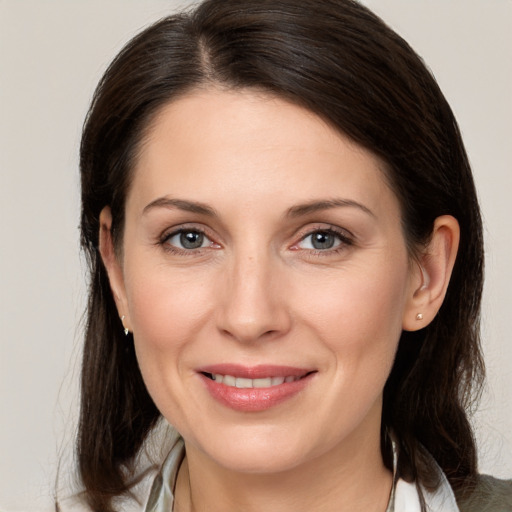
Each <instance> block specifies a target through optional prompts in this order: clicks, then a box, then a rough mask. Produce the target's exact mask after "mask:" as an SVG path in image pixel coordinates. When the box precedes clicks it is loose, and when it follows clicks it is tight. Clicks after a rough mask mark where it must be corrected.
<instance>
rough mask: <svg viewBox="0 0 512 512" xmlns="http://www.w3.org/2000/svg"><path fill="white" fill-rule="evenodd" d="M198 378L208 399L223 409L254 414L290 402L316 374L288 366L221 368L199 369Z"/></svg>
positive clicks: (236, 366)
mask: <svg viewBox="0 0 512 512" xmlns="http://www.w3.org/2000/svg"><path fill="white" fill-rule="evenodd" d="M198 374H199V376H200V378H201V380H202V381H203V383H204V384H205V386H206V388H207V390H208V391H209V393H210V395H211V396H212V397H213V398H214V399H215V400H217V401H218V402H220V403H221V404H222V405H225V406H227V407H229V408H231V409H235V410H238V411H242V412H256V411H264V410H267V409H270V408H271V407H274V406H277V405H279V404H281V403H283V402H284V401H286V400H288V399H291V398H292V397H293V396H295V395H296V394H298V393H299V392H300V391H302V390H303V389H304V388H305V387H306V386H307V385H308V384H309V383H310V381H311V380H312V377H313V376H314V374H316V371H315V370H311V369H304V368H294V367H289V366H268V365H265V366H263V365H260V366H253V367H245V366H239V365H232V364H229V365H227V364H224V365H214V366H209V367H205V368H201V369H200V370H198Z"/></svg>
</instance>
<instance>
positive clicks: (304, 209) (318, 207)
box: [286, 199, 375, 218]
mask: <svg viewBox="0 0 512 512" xmlns="http://www.w3.org/2000/svg"><path fill="white" fill-rule="evenodd" d="M346 207H350V208H357V209H359V210H362V211H363V212H364V213H366V214H368V215H370V216H371V217H375V214H374V213H373V212H372V211H371V210H370V209H369V208H368V207H366V206H365V205H364V204H361V203H358V202H357V201H353V200H351V199H327V200H321V201H311V202H309V203H304V204H298V205H296V206H292V207H291V208H290V209H289V210H288V211H287V213H286V216H287V217H292V218H295V217H301V216H304V215H308V214H311V213H316V212H319V211H322V210H331V209H333V208H346Z"/></svg>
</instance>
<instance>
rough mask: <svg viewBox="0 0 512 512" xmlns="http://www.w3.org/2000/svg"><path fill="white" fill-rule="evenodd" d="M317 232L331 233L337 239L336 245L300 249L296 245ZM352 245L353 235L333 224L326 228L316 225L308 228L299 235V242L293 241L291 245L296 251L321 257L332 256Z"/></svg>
mask: <svg viewBox="0 0 512 512" xmlns="http://www.w3.org/2000/svg"><path fill="white" fill-rule="evenodd" d="M317 233H322V234H327V235H332V236H334V237H336V238H337V239H338V241H339V243H338V245H337V246H335V247H333V248H327V249H301V248H300V247H297V246H298V245H299V244H300V243H302V242H304V241H305V240H307V238H308V237H311V236H313V235H314V234H317ZM352 245H354V240H353V237H352V236H351V235H350V234H349V233H347V231H345V230H341V229H339V228H336V227H334V226H329V227H328V228H323V227H317V228H313V229H309V230H308V231H307V233H305V234H304V235H302V236H301V238H300V240H299V242H297V243H295V244H294V245H293V246H292V249H293V250H297V251H300V250H305V251H307V252H308V254H310V255H313V256H319V257H322V256H332V255H335V254H339V253H340V252H343V251H345V250H347V248H348V247H350V246H352Z"/></svg>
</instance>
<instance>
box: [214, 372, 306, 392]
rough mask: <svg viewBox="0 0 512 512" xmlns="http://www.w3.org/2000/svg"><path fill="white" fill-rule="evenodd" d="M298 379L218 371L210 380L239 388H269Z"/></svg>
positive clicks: (291, 376)
mask: <svg viewBox="0 0 512 512" xmlns="http://www.w3.org/2000/svg"><path fill="white" fill-rule="evenodd" d="M299 379H300V377H294V376H293V375H290V376H288V377H266V378H264V379H246V378H243V377H233V376H232V375H221V374H220V373H215V374H213V375H212V380H214V381H215V382H218V383H219V384H225V385H226V386H231V387H236V388H241V389H249V388H270V387H272V386H280V385H281V384H283V383H285V382H295V381H296V380H299Z"/></svg>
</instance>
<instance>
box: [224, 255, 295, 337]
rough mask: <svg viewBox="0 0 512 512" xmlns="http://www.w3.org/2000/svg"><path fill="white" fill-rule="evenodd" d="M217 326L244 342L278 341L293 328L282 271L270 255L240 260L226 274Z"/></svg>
mask: <svg viewBox="0 0 512 512" xmlns="http://www.w3.org/2000/svg"><path fill="white" fill-rule="evenodd" d="M222 279H223V283H222V285H221V289H222V293H221V295H222V300H221V307H220V308H219V310H218V319H217V325H218V328H219V330H220V331H221V332H222V333H223V334H224V335H226V336H229V337H231V338H234V339H236V340H237V341H239V342H242V343H251V342H255V341H258V340H263V339H267V340H269V339H276V338H278V337H280V336H283V335H284V334H286V333H287V332H288V331H289V329H290V326H291V316H290V311H289V309H288V307H287V298H286V288H285V283H284V279H283V272H282V269H280V268H279V264H278V263H277V262H273V261H271V258H270V257H268V256H253V255H251V256H245V257H240V258H238V259H237V261H235V262H234V264H233V265H232V266H231V268H230V269H229V270H228V272H227V273H226V275H224V276H223V277H222Z"/></svg>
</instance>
